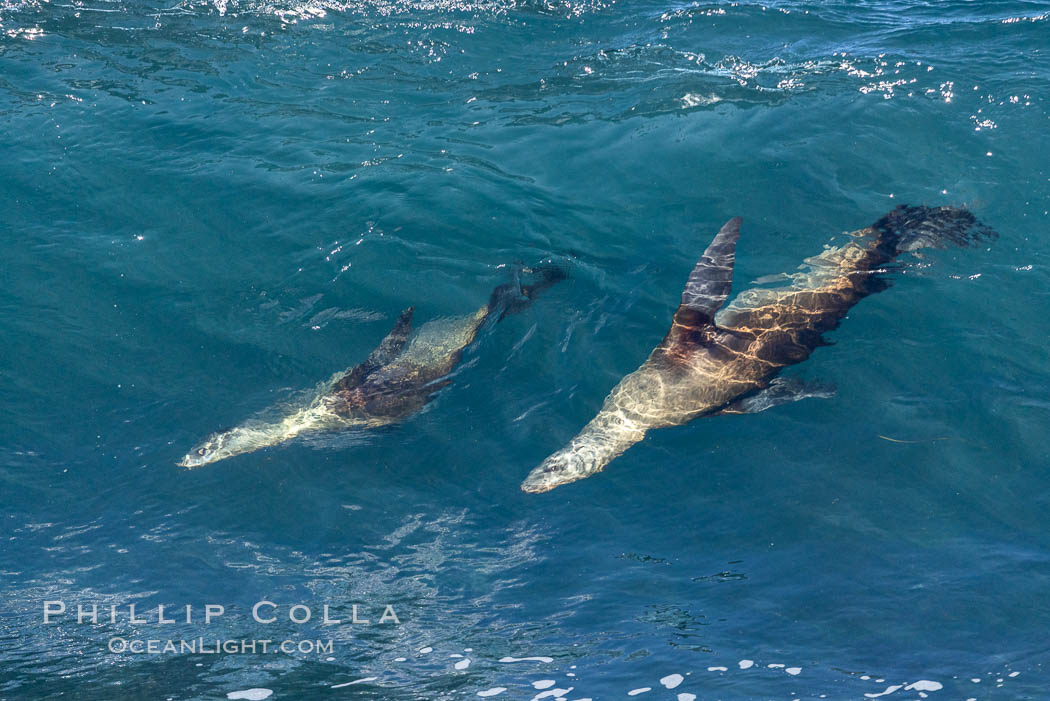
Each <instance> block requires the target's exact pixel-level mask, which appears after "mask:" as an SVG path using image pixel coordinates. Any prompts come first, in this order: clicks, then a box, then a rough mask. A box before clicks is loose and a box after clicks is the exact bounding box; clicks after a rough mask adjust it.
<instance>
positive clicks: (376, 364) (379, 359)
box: [332, 307, 415, 390]
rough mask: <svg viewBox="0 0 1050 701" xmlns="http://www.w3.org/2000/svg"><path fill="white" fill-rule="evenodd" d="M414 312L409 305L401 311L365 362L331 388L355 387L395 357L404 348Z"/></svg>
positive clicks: (352, 369)
mask: <svg viewBox="0 0 1050 701" xmlns="http://www.w3.org/2000/svg"><path fill="white" fill-rule="evenodd" d="M414 312H415V307H409V308H408V309H406V310H405V311H403V312H401V315H400V316H399V317H398V318H397V321H396V322H394V328H392V329H391V330H390V333H388V334H387V335H386V336H385V337H384V338H383V340H382V341H380V342H379V345H378V346H376V349H375V350H374V351H372V352H371V353H370V354H369V356H368V357H367V358H366V359H365V362H363V363H361V364H360V365H356V366H354V367H353V368H351V369H350V370H349V371H348V372H347V373H346V374H345V375H343V377H342V378H340V379H339V381H338V382H336V383H335V386H334V387H333V388H332V389H333V390H346V389H350V388H352V387H356V386H357V385H359V384H361V382H362V381H363V380H364V379H365V378H366V377H368V376H369V375H370V374H372V373H373V372H375V371H376V369H377V368H380V367H382V366H384V365H386V364H388V363H389V362H390V361H392V360H393V359H394V358H396V357H397V356H398V354H399V353H400V352H401V351H402V350H403V349H404V347H405V343H406V342H407V341H408V335H409V334H410V333H411V332H412V314H413V313H414Z"/></svg>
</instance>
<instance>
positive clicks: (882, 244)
mask: <svg viewBox="0 0 1050 701" xmlns="http://www.w3.org/2000/svg"><path fill="white" fill-rule="evenodd" d="M994 235H995V233H994V232H993V231H991V230H990V229H988V228H987V227H985V226H983V225H982V224H980V223H979V222H978V221H977V219H976V218H975V217H974V216H973V215H972V214H971V213H970V212H969V211H967V210H966V209H963V208H956V207H933V208H931V207H907V206H901V207H898V208H897V209H895V210H893V211H892V212H890V213H889V214H887V215H886V216H885V217H883V218H882V219H880V220H878V221H877V222H875V224H873V225H872V226H870V227H868V228H866V229H861V230H860V231H856V232H853V233H852V234H851V235H850V236H851V237H852V238H851V240H850V241H848V242H847V243H845V244H844V245H842V246H839V247H828V248H826V250H825V251H824V252H823V253H821V254H820V255H818V256H815V257H813V258H809V259H807V260H806V261H805V263H806V264H805V265H803V266H802V268H801V269H800V272H798V273H795V274H794V275H791V276H790V283H788V284H786V285H785V286H783V287H779V288H754V289H749V290H746V291H744V292H742V293H740V294H739V295H738V296H737V297H736V299H735V300H733V302H732V303H731V304H730V305H729V306H727V307H726V308H724V309H721V311H719V309H720V308H721V307H722V305H723V303H724V302H725V300H726V297H727V296H728V295H729V290H730V287H731V284H732V279H733V263H734V257H735V253H736V243H737V239H738V238H739V236H740V218H739V217H737V218H734V219H731V220H730V221H729V222H728V223H727V224H726V225H725V226H723V227H722V230H721V231H719V232H718V235H717V236H715V239H714V241H712V242H711V245H710V246H708V248H707V251H706V252H705V253H704V255H703V257H702V258H701V259H700V261H699V262H698V263H697V264H696V267H695V268H694V269H693V272H692V274H691V275H690V276H689V281H688V283H687V284H686V286H685V291H684V293H683V294H682V304H681V306H679V307H678V310H677V311H676V312H675V314H674V320H673V321H672V323H671V329H670V331H668V333H667V336H665V337H664V340H663V341H662V342H661V343H660V345H658V346H657V347H656V348H655V349H654V350H653V352H652V353H651V354H650V355H649V358H648V360H646V361H645V362H644V363H643V364H642V366H641V367H640V368H638V369H637V370H635V371H634V372H633V373H631V374H630V375H627V376H626V377H625V378H623V380H621V381H620V383H619V384H618V385H617V386H616V387H615V388H614V389H613V390H612V392H610V394H609V396H608V397H606V399H605V403H604V404H603V405H602V408H601V411H600V412H599V413H598V415H597V416H595V417H594V419H592V420H591V422H590V423H588V424H587V425H586V426H585V427H584V428H583V430H581V431H580V433H579V434H578V435H577V436H576V437H575V438H573V439H572V440H571V441H570V442H569V444H568V445H567V446H565V447H564V448H563V449H561V450H560V451H558V452H556V453H554V454H553V455H551V456H550V457H548V458H547V459H546V460H544V461H543V463H542V464H541V465H539V466H538V467H537V468H536V469H534V470H533V471H532V472H531V473H529V475H528V477H527V478H526V479H525V481H524V483H522V485H521V488H522V489H523V490H524V491H526V492H546V491H548V490H551V489H553V488H555V487H557V486H559V485H562V484H567V483H569V482H574V481H576V480H579V479H583V478H584V477H589V476H591V475H593V474H595V473H597V472H599V471H601V470H602V469H603V468H604V467H605V466H606V465H607V464H609V462H610V461H612V460H613V459H615V458H616V457H618V456H619V455H621V454H622V453H623V452H624V451H625V450H627V449H628V448H630V447H631V446H632V445H634V444H635V443H637V442H638V441H640V440H642V438H643V437H644V436H645V433H646V431H648V430H649V429H653V428H660V427H663V426H676V425H680V424H684V423H686V422H688V421H691V420H693V419H695V418H696V417H698V416H711V415H714V414H720V413H753V412H756V411H762V410H763V409H766V408H769V407H771V406H776V405H777V404H782V403H785V402H788V401H792V400H794V399H796V398H800V397H802V396H813V394H814V393H813V392H812V391H810V392H808V393H807V391H806V390H805V389H801V390H800V389H799V388H798V387H797V386H795V385H794V384H793V383H792V381H788V380H783V379H781V378H778V377H777V374H778V373H779V372H780V370H781V369H782V368H784V367H786V366H788V365H792V364H794V363H800V362H802V361H803V360H805V359H806V358H808V357H809V355H810V353H812V352H813V350H814V349H815V348H816V347H817V346H820V345H824V343H825V342H824V341H823V339H822V334H823V333H824V332H826V331H830V330H831V329H834V328H835V327H836V326H837V325H838V323H839V321H840V320H841V319H842V318H843V317H844V316H845V315H846V312H847V311H849V309H850V307H852V306H853V305H854V304H856V303H857V302H858V301H860V299H861V298H863V297H865V296H867V295H869V294H872V293H873V292H877V291H879V290H882V289H885V288H886V287H887V286H888V285H889V282H888V281H887V280H886V278H885V276H883V275H881V274H880V273H882V272H884V271H883V270H882V266H884V265H886V264H887V263H890V262H892V261H893V260H895V259H896V258H897V256H899V255H900V254H901V253H903V252H905V251H912V250H916V249H919V248H926V247H934V248H944V247H946V246H947V245H949V244H955V245H958V246H965V245H968V244H971V243H974V242H976V241H978V240H980V239H983V238H988V237H992V236H994Z"/></svg>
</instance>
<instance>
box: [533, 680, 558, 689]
mask: <svg viewBox="0 0 1050 701" xmlns="http://www.w3.org/2000/svg"><path fill="white" fill-rule="evenodd" d="M557 683H558V682H556V681H554V680H553V679H540V680H538V681H534V682H532V688H533V689H549V688H551V687H552V686H554V685H555V684H557Z"/></svg>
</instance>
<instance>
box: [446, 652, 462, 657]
mask: <svg viewBox="0 0 1050 701" xmlns="http://www.w3.org/2000/svg"><path fill="white" fill-rule="evenodd" d="M449 657H463V655H461V654H459V653H458V652H453V653H452V654H451V655H449Z"/></svg>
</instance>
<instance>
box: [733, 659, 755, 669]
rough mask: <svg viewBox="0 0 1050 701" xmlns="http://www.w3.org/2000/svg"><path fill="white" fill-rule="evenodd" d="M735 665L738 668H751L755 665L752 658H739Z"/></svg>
mask: <svg viewBox="0 0 1050 701" xmlns="http://www.w3.org/2000/svg"><path fill="white" fill-rule="evenodd" d="M737 665H738V666H739V667H740V669H751V668H752V667H754V666H755V661H754V660H740V661H739V662H737Z"/></svg>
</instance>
